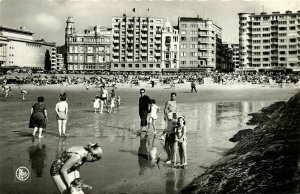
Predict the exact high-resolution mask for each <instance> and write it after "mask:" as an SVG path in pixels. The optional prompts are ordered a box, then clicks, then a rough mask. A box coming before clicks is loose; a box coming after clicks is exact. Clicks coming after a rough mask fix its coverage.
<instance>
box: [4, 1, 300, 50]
mask: <svg viewBox="0 0 300 194" xmlns="http://www.w3.org/2000/svg"><path fill="white" fill-rule="evenodd" d="M133 8H135V10H136V11H135V16H144V17H145V16H146V15H147V9H148V8H149V13H148V15H149V16H150V17H156V18H165V19H169V21H170V22H171V23H172V25H174V26H175V25H177V21H178V16H181V17H196V16H197V15H199V16H200V17H202V18H204V19H210V20H212V21H213V22H214V23H215V24H217V25H218V26H219V27H221V28H222V39H223V41H226V42H229V43H238V39H239V37H238V34H239V24H238V23H239V18H238V13H245V12H246V13H256V14H259V13H261V12H262V11H263V10H264V11H265V12H267V13H271V12H273V11H280V12H281V13H283V12H285V11H287V10H290V11H292V12H297V11H300V0H0V26H8V27H13V28H19V27H20V26H24V27H25V29H26V30H29V31H32V32H33V33H34V39H42V38H43V39H45V40H46V41H47V42H56V43H57V46H60V45H63V44H64V33H65V26H66V20H67V18H68V16H72V17H73V18H74V21H75V24H74V25H75V31H78V32H80V33H81V32H83V30H84V29H86V28H87V27H88V26H95V25H100V26H107V27H111V18H112V17H113V16H122V15H123V13H125V12H126V13H127V15H128V16H133V14H134V13H133V11H132V10H133Z"/></svg>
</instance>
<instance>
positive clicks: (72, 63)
mask: <svg viewBox="0 0 300 194" xmlns="http://www.w3.org/2000/svg"><path fill="white" fill-rule="evenodd" d="M65 46H66V63H67V69H68V70H73V71H76V70H81V71H82V70H84V71H91V70H92V71H99V70H100V71H103V70H109V69H110V62H111V28H107V27H102V26H98V25H96V26H94V27H88V28H87V29H86V30H84V32H83V33H78V32H76V31H75V27H74V19H73V18H72V17H68V19H67V26H66V29H65Z"/></svg>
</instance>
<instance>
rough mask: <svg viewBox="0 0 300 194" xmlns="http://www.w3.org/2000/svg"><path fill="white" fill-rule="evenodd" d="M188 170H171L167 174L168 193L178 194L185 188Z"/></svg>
mask: <svg viewBox="0 0 300 194" xmlns="http://www.w3.org/2000/svg"><path fill="white" fill-rule="evenodd" d="M185 173H186V170H178V169H174V168H173V169H169V170H168V171H167V173H166V174H165V176H166V178H165V181H166V182H165V183H166V193H178V191H180V190H181V189H182V187H183V186H184V180H185Z"/></svg>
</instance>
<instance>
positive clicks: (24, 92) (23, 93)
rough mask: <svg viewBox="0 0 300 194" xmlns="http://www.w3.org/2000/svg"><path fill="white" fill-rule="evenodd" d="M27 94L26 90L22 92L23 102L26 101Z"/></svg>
mask: <svg viewBox="0 0 300 194" xmlns="http://www.w3.org/2000/svg"><path fill="white" fill-rule="evenodd" d="M25 94H28V92H27V91H26V90H21V95H22V100H25Z"/></svg>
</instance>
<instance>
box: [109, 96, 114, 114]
mask: <svg viewBox="0 0 300 194" xmlns="http://www.w3.org/2000/svg"><path fill="white" fill-rule="evenodd" d="M115 108H116V98H115V97H111V98H110V105H109V107H108V112H109V114H111V113H115Z"/></svg>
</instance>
